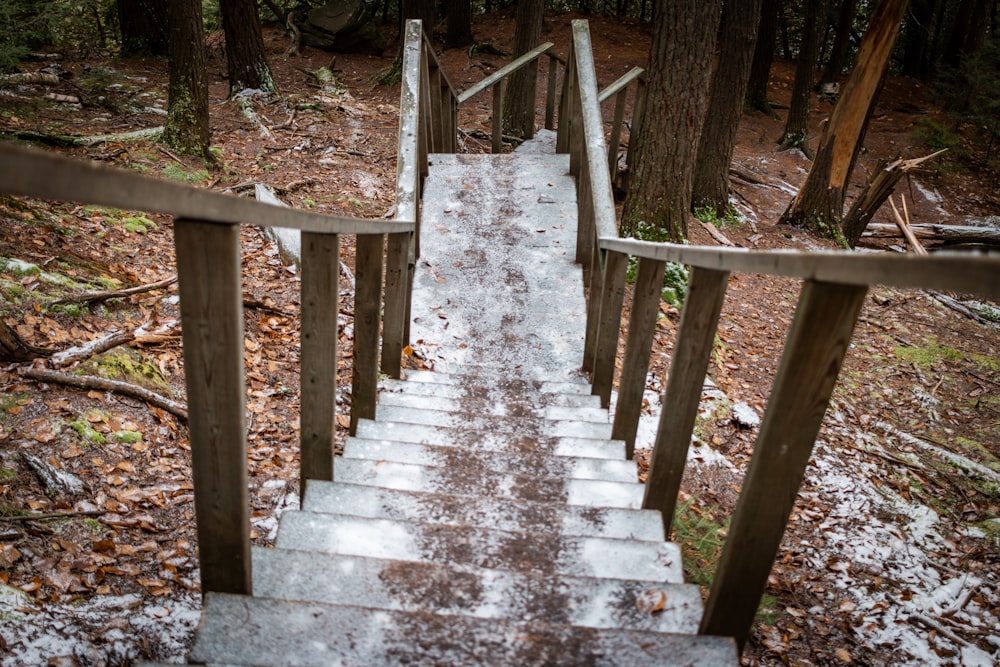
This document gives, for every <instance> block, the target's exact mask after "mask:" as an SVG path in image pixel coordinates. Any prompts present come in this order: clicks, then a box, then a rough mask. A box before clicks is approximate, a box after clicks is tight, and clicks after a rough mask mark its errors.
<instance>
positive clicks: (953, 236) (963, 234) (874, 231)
mask: <svg viewBox="0 0 1000 667" xmlns="http://www.w3.org/2000/svg"><path fill="white" fill-rule="evenodd" d="M910 229H912V230H913V234H914V236H916V237H917V238H918V239H924V240H930V241H943V242H951V243H986V244H991V245H1000V229H996V228H993V227H977V226H974V225H943V224H941V223H936V222H932V223H918V224H915V225H910ZM865 236H866V237H872V238H897V237H899V229H898V228H897V227H896V225H893V224H887V223H879V222H872V223H869V225H868V228H867V229H866V230H865Z"/></svg>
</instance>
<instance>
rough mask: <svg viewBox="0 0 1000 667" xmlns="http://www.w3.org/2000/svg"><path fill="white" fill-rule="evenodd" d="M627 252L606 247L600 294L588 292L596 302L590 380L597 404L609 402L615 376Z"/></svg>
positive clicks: (623, 299) (608, 403)
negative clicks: (597, 305) (594, 342)
mask: <svg viewBox="0 0 1000 667" xmlns="http://www.w3.org/2000/svg"><path fill="white" fill-rule="evenodd" d="M627 269H628V255H625V254H623V253H620V252H613V251H606V252H605V259H604V280H603V281H602V283H603V284H602V286H601V287H602V289H601V292H600V294H595V293H594V292H591V293H590V298H591V300H596V301H597V302H598V303H599V304H600V309H601V311H600V316H599V318H598V322H597V344H596V346H595V350H594V363H593V370H594V376H593V378H594V381H593V389H592V391H591V393H592V394H594V395H596V396H600V397H601V407H602V408H607V407H608V406H609V405H610V404H611V388H612V385H613V384H614V379H615V357H616V356H617V355H618V334H619V332H620V331H621V321H622V303H623V302H624V301H625V272H626V270H627Z"/></svg>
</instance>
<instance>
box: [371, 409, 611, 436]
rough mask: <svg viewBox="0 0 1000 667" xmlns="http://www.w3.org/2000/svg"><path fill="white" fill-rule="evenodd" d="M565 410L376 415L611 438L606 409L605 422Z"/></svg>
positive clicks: (448, 424)
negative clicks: (536, 413) (538, 413)
mask: <svg viewBox="0 0 1000 667" xmlns="http://www.w3.org/2000/svg"><path fill="white" fill-rule="evenodd" d="M579 409H582V410H587V409H588V408H579ZM565 410H574V408H554V407H553V408H545V409H544V410H543V416H542V417H524V416H519V415H512V416H510V417H509V418H508V417H504V416H501V415H495V414H475V413H472V414H470V413H454V412H443V411H441V410H430V409H426V408H401V407H397V406H395V405H386V406H382V407H379V408H378V409H377V418H378V420H379V421H383V420H384V421H387V422H403V423H406V424H425V425H428V426H441V427H444V428H452V429H465V430H470V431H499V432H503V433H521V434H532V435H539V436H554V437H559V436H565V437H578V438H610V437H611V424H610V423H609V422H608V421H607V412H605V411H603V410H601V411H600V412H602V413H603V421H580V420H579V419H578V418H575V417H573V416H571V414H567V413H566V412H564V411H565Z"/></svg>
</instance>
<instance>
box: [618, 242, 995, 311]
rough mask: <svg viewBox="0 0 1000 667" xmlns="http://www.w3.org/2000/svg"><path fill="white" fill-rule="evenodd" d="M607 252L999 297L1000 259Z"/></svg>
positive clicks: (664, 248) (640, 247) (650, 248)
mask: <svg viewBox="0 0 1000 667" xmlns="http://www.w3.org/2000/svg"><path fill="white" fill-rule="evenodd" d="M600 246H601V247H602V248H603V249H605V250H610V251H615V252H621V253H624V254H628V255H632V256H635V257H647V258H649V259H656V260H661V261H667V262H678V263H680V264H686V265H688V266H699V267H702V268H705V269H714V270H717V271H732V272H746V273H762V274H768V275H774V276H784V277H789V278H804V279H809V280H819V281H824V282H834V283H842V284H845V285H887V286H890V287H913V288H925V289H936V290H949V291H955V292H963V293H968V294H978V295H980V296H984V297H994V298H995V297H1000V270H998V269H1000V259H997V258H996V256H990V255H984V254H971V253H958V252H950V253H949V252H941V253H935V254H933V255H925V256H917V255H903V254H879V255H873V254H868V253H860V252H853V251H846V250H845V251H824V252H802V251H797V250H746V249H743V248H713V247H707V246H687V245H679V244H674V243H653V242H650V241H640V240H637V239H624V238H608V237H605V238H602V239H600Z"/></svg>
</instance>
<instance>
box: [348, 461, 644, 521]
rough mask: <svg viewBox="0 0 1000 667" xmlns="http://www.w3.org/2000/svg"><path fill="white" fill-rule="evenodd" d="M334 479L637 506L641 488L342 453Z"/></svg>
mask: <svg viewBox="0 0 1000 667" xmlns="http://www.w3.org/2000/svg"><path fill="white" fill-rule="evenodd" d="M333 475H334V477H333V478H334V480H335V481H338V482H351V483H354V484H368V485H371V486H383V487H386V488H391V489H407V490H411V491H430V492H432V493H448V492H456V493H461V494H463V495H473V496H475V495H488V496H493V497H497V498H509V499H511V500H533V501H537V502H563V503H566V504H568V505H583V506H588V507H594V506H606V507H627V508H630V509H639V508H640V507H641V505H642V497H643V492H644V487H643V485H642V484H640V483H639V482H638V481H635V480H633V481H630V482H622V481H615V480H605V479H575V478H573V479H571V478H565V477H540V476H537V475H523V474H512V473H503V472H497V471H493V470H483V469H473V470H471V471H469V472H468V473H466V474H463V469H457V468H455V467H439V466H425V465H419V464H413V463H398V462H395V461H378V460H371V459H367V460H366V459H355V458H342V459H340V460H338V461H337V464H336V465H335V466H334V472H333Z"/></svg>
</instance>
